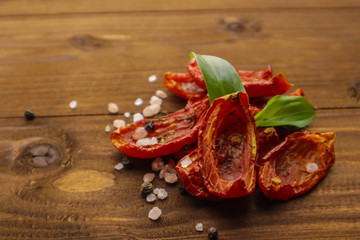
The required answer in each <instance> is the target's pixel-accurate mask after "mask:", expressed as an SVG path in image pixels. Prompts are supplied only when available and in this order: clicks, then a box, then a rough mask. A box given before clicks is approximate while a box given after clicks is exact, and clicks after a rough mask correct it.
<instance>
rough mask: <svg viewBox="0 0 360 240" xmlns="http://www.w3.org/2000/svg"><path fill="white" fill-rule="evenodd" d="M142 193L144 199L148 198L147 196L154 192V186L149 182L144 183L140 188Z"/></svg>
mask: <svg viewBox="0 0 360 240" xmlns="http://www.w3.org/2000/svg"><path fill="white" fill-rule="evenodd" d="M140 192H141V193H142V195H143V196H144V197H146V196H147V195H149V194H150V193H152V192H153V186H152V184H151V183H149V182H144V183H143V184H141V186H140Z"/></svg>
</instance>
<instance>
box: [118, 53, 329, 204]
mask: <svg viewBox="0 0 360 240" xmlns="http://www.w3.org/2000/svg"><path fill="white" fill-rule="evenodd" d="M187 69H188V73H170V72H168V73H165V75H164V85H165V86H166V87H167V88H168V89H169V90H171V91H172V92H173V93H175V94H177V95H178V96H180V97H182V98H185V99H188V103H187V105H186V106H185V107H184V108H183V109H180V110H178V111H177V112H174V113H172V114H170V115H167V116H163V117H160V118H158V119H144V120H141V121H138V122H135V123H133V124H131V125H129V126H127V127H123V128H120V129H118V130H116V131H114V132H113V133H112V134H111V140H112V143H113V144H114V146H115V147H116V148H118V149H119V150H120V151H121V152H123V153H124V154H127V155H129V156H132V157H136V158H155V157H159V156H164V155H168V154H174V155H175V156H182V157H181V159H180V160H179V162H178V163H177V166H176V171H177V172H178V175H179V178H180V180H181V181H182V183H183V185H184V188H185V189H186V191H187V192H188V193H189V194H191V195H193V196H195V197H198V198H200V199H204V200H211V201H217V200H222V199H226V198H236V197H242V196H246V195H249V194H251V193H252V192H253V191H254V189H255V186H256V183H257V184H258V186H259V187H260V189H261V190H262V191H263V193H264V194H265V195H266V196H267V197H269V198H271V199H277V200H286V199H289V198H292V197H295V196H298V195H301V194H304V193H305V192H307V191H308V190H310V189H311V188H313V187H314V186H315V185H316V184H317V183H318V182H319V181H320V180H321V179H322V178H323V177H325V176H326V175H327V173H328V172H329V170H330V168H331V167H332V166H333V164H334V162H335V150H334V141H335V134H334V133H319V132H305V131H295V132H294V131H291V130H288V129H286V128H283V127H256V124H255V120H254V116H255V115H256V114H257V113H258V112H259V111H261V109H262V108H263V107H264V106H265V105H266V103H267V101H268V99H269V97H272V96H275V95H281V94H284V93H286V92H287V91H288V90H289V89H290V88H291V87H292V84H289V83H288V81H287V79H286V77H285V76H284V75H283V74H282V73H279V74H277V75H275V76H273V74H272V69H271V67H270V66H268V68H266V69H264V70H262V71H259V72H252V71H241V70H236V71H237V73H238V74H239V76H240V78H241V80H242V83H243V85H244V87H245V89H246V93H244V92H237V93H233V94H229V95H226V96H223V97H220V98H217V99H215V100H214V101H213V102H212V104H211V105H210V102H209V98H208V96H207V93H206V85H205V81H204V78H203V75H202V73H201V71H200V68H199V66H198V65H197V62H196V60H195V58H193V59H192V60H191V61H190V62H189V63H188V65H187ZM289 95H292V96H305V95H304V93H303V91H302V90H301V89H297V90H296V91H295V92H293V93H291V94H289ZM149 126H151V127H149ZM139 128H144V129H145V130H146V132H147V133H146V137H147V138H156V140H157V141H156V142H157V143H156V144H152V145H145V146H144V145H141V146H139V145H138V144H137V141H136V139H134V138H133V136H134V133H135V131H137V129H139ZM189 146H192V147H189Z"/></svg>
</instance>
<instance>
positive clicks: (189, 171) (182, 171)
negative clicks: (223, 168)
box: [175, 149, 223, 201]
mask: <svg viewBox="0 0 360 240" xmlns="http://www.w3.org/2000/svg"><path fill="white" fill-rule="evenodd" d="M189 159H191V161H192V163H191V164H189V165H187V164H186V166H184V167H183V166H182V165H183V161H184V162H185V161H189ZM200 160H201V154H200V153H199V149H195V150H193V151H192V152H190V153H189V154H188V155H186V156H185V157H183V158H182V159H180V161H179V162H178V164H177V165H176V167H175V169H176V171H177V173H178V176H179V178H180V181H181V182H182V183H183V185H184V188H185V190H186V191H187V192H188V193H189V194H190V195H192V196H194V197H196V198H199V199H202V200H207V201H221V200H223V198H220V197H217V196H214V195H212V194H211V193H210V192H209V191H208V190H207V189H206V187H205V185H204V181H203V177H202V168H201V166H200Z"/></svg>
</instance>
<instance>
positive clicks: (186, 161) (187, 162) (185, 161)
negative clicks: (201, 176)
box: [180, 155, 192, 168]
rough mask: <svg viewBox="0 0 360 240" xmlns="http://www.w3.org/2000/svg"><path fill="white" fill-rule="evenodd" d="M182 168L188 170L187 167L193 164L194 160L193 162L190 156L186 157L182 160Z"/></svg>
mask: <svg viewBox="0 0 360 240" xmlns="http://www.w3.org/2000/svg"><path fill="white" fill-rule="evenodd" d="M180 164H181V167H182V168H186V167H188V166H189V165H190V164H192V160H191V158H190V157H189V156H188V155H186V156H185V157H184V158H183V159H181V163H180Z"/></svg>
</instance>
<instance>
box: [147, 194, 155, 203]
mask: <svg viewBox="0 0 360 240" xmlns="http://www.w3.org/2000/svg"><path fill="white" fill-rule="evenodd" d="M156 199H157V198H156V196H155V194H153V193H150V194H148V195H147V196H146V201H147V202H148V203H152V202H155V201H156Z"/></svg>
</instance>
